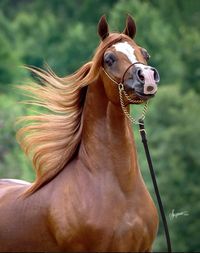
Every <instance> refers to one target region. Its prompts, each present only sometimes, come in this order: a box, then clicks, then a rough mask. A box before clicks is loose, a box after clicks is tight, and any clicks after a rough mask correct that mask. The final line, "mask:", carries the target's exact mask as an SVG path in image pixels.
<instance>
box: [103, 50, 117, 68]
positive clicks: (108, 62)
mask: <svg viewBox="0 0 200 253" xmlns="http://www.w3.org/2000/svg"><path fill="white" fill-rule="evenodd" d="M115 61H116V57H115V55H114V54H112V53H108V54H106V55H105V56H104V63H105V64H106V65H108V66H109V67H111V66H112V65H113V63H114V62H115Z"/></svg>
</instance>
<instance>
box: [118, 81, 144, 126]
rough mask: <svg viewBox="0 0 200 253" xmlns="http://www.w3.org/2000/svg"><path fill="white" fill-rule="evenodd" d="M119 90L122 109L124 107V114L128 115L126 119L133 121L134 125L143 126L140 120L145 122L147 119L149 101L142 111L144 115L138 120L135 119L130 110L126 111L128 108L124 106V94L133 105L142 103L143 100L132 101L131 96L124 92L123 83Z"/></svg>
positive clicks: (119, 85)
mask: <svg viewBox="0 0 200 253" xmlns="http://www.w3.org/2000/svg"><path fill="white" fill-rule="evenodd" d="M118 89H119V99H120V104H121V107H122V110H123V112H124V114H125V115H126V117H127V118H128V119H129V120H130V121H131V123H132V124H141V123H139V120H144V119H145V115H146V112H147V106H148V101H146V102H145V104H144V108H143V110H142V114H141V116H140V117H139V119H138V120H136V119H134V118H133V117H132V116H131V114H130V113H129V112H128V110H127V109H126V106H125V104H124V100H123V94H124V96H125V98H126V99H127V100H128V101H129V102H132V103H141V102H142V100H141V99H140V100H132V99H131V98H130V97H129V95H128V94H127V93H126V91H125V90H124V85H123V84H122V83H120V84H118Z"/></svg>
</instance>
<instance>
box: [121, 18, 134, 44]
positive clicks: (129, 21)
mask: <svg viewBox="0 0 200 253" xmlns="http://www.w3.org/2000/svg"><path fill="white" fill-rule="evenodd" d="M123 33H124V34H126V35H128V36H129V37H130V38H132V39H133V38H134V37H135V34H136V24H135V21H134V20H133V18H132V17H131V16H130V15H127V18H126V27H125V29H124V31H123Z"/></svg>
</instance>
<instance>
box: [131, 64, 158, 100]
mask: <svg viewBox="0 0 200 253" xmlns="http://www.w3.org/2000/svg"><path fill="white" fill-rule="evenodd" d="M135 76H136V79H137V81H139V82H140V83H141V84H142V85H143V93H144V94H145V95H149V94H150V95H153V94H155V93H156V91H157V89H158V87H157V84H158V82H159V81H160V76H159V74H158V71H157V70H156V69H155V68H152V67H149V66H145V67H144V66H142V68H141V67H136V69H135Z"/></svg>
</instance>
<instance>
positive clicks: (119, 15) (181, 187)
mask: <svg viewBox="0 0 200 253" xmlns="http://www.w3.org/2000/svg"><path fill="white" fill-rule="evenodd" d="M104 13H105V14H106V15H107V19H108V21H109V24H110V27H111V28H112V30H113V31H122V30H123V28H124V23H125V17H126V14H127V13H129V14H131V15H132V16H133V17H134V18H135V20H136V23H137V31H138V32H137V36H136V42H137V43H138V44H139V45H141V46H142V47H145V48H147V50H148V51H149V52H150V54H151V56H152V57H151V60H150V65H152V66H155V67H156V68H157V69H158V70H159V72H160V76H161V82H160V87H159V92H158V94H157V96H156V97H155V98H154V99H153V100H152V101H151V102H150V106H149V112H148V114H147V118H146V128H147V132H148V138H149V146H150V150H151V153H152V157H153V161H154V166H155V169H156V174H157V179H158V184H159V187H160V192H161V195H162V198H163V202H164V207H165V211H166V215H167V220H168V224H169V230H170V234H171V238H172V247H173V250H174V251H175V252H199V251H200V239H199V232H200V231H199V230H200V219H199V217H200V201H199V200H200V197H199V195H200V189H199V176H198V175H199V171H198V169H199V167H200V152H199V136H200V127H199V123H200V118H199V104H200V81H199V80H200V21H199V17H200V1H199V0H190V1H189V0H188V1H184V0H168V1H166V0H159V1H158V0H149V1H147V0H126V1H125V0H124V1H123V0H110V1H108V0H106V1H105V0H93V1H92V0H84V1H80V0H74V1H68V0H62V1H59V0H51V1H44V0H34V1H32V0H1V1H0V177H1V178H7V177H9V178H21V179H25V180H30V181H32V180H33V179H34V173H33V171H32V169H31V165H30V162H29V161H28V160H27V159H26V158H25V155H24V154H23V153H22V151H21V150H20V148H19V146H18V144H17V143H16V141H15V134H16V127H15V120H16V118H17V117H18V116H20V115H24V114H27V113H29V110H30V109H29V108H27V106H25V105H23V104H20V103H19V101H20V100H22V94H20V92H19V91H17V89H16V88H15V86H14V85H15V84H23V83H24V82H25V81H26V80H27V79H28V80H29V79H31V78H32V77H31V75H30V74H29V73H27V72H26V71H25V70H24V69H23V68H22V67H21V66H22V65H24V64H26V65H34V66H37V67H42V68H43V67H44V65H45V63H46V62H47V63H48V64H49V65H50V67H51V68H52V69H53V70H54V71H55V72H56V73H57V74H58V75H60V76H64V75H67V74H69V73H72V72H73V71H75V70H76V69H77V68H79V67H80V66H82V65H83V64H84V63H86V62H87V61H88V60H89V59H91V57H92V55H93V52H94V50H95V48H96V47H97V45H98V43H99V38H98V36H97V33H96V26H97V22H98V20H99V18H100V16H101V15H102V14H104ZM135 107H136V106H135ZM135 107H134V106H133V109H132V110H133V114H134V115H135V113H136V112H135ZM134 132H135V134H136V141H137V146H138V153H139V160H140V164H141V168H142V173H143V176H144V178H145V181H146V184H147V185H148V188H149V190H150V192H151V195H152V196H153V198H154V192H153V188H152V183H151V179H150V176H149V172H148V168H147V164H146V160H145V157H144V152H143V150H142V146H141V143H140V140H139V137H138V134H137V132H138V131H137V127H135V129H134ZM173 210H174V211H173ZM183 211H187V212H188V213H189V215H188V216H184V215H182V216H178V217H174V219H172V220H170V219H169V214H170V213H172V212H175V213H179V212H183ZM165 250H166V245H165V240H164V236H163V228H162V224H161V223H160V228H159V233H158V237H157V239H156V241H155V244H154V251H157V252H160V251H165Z"/></svg>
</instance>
